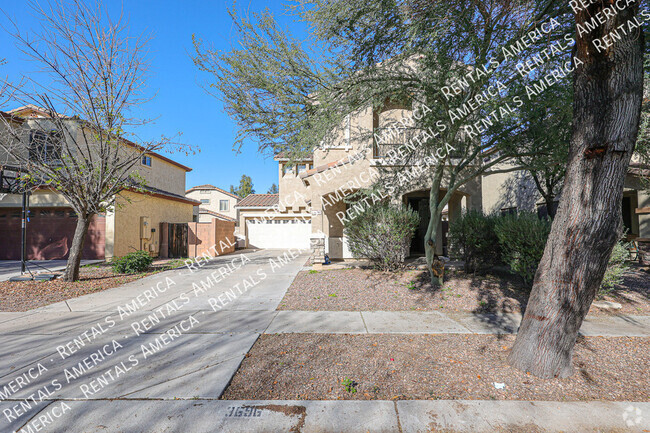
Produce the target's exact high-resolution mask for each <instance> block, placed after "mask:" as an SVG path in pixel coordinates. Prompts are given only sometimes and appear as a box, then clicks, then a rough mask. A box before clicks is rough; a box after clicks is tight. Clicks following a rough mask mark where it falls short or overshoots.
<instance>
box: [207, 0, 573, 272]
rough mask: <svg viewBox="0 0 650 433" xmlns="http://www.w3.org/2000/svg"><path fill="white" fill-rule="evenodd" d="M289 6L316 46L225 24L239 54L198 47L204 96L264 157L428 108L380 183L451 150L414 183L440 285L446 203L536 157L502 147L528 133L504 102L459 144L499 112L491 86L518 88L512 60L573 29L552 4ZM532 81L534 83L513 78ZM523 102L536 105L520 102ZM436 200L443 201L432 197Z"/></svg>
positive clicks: (359, 134) (327, 0)
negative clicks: (356, 124) (355, 119)
mask: <svg viewBox="0 0 650 433" xmlns="http://www.w3.org/2000/svg"><path fill="white" fill-rule="evenodd" d="M295 3H296V4H295V7H294V9H293V10H294V11H295V12H296V13H298V14H299V15H300V17H301V18H302V19H304V20H305V21H306V22H307V23H308V24H309V25H310V32H311V34H312V36H313V38H311V39H310V40H312V41H314V45H307V46H306V43H301V42H299V41H297V40H295V39H293V38H292V37H291V35H290V34H288V33H287V32H285V31H283V30H281V29H280V27H279V26H278V25H277V23H276V22H275V21H274V19H273V16H272V15H271V14H270V13H268V12H264V13H261V14H259V15H254V16H253V17H251V18H249V17H241V16H239V15H237V14H236V13H233V22H234V26H235V29H236V30H237V36H238V39H237V41H236V42H237V45H236V46H235V47H234V48H233V50H232V51H230V52H227V53H224V52H215V51H213V50H210V49H209V48H206V47H205V46H204V45H203V44H202V42H201V41H200V40H199V39H198V38H195V39H194V42H195V49H196V56H195V63H196V64H197V66H198V67H199V68H200V69H201V70H203V71H206V72H209V73H211V74H212V75H213V78H214V79H213V81H211V82H210V85H209V86H210V88H211V89H213V90H216V91H217V92H218V94H219V97H220V98H221V99H222V100H223V101H224V106H225V108H226V111H227V112H228V114H229V115H231V116H232V117H233V118H234V119H235V121H236V122H237V124H238V127H239V137H240V139H241V140H243V139H244V138H251V139H255V140H257V141H258V143H260V147H261V148H262V149H272V150H273V153H278V152H284V153H289V154H290V153H292V152H293V153H294V154H295V153H296V152H307V153H310V152H312V151H313V150H314V149H315V148H317V147H319V146H327V145H329V144H331V143H332V140H333V139H335V138H336V136H337V134H333V133H332V131H333V130H336V129H337V128H340V125H341V124H342V122H343V120H344V119H345V116H346V115H348V114H350V113H354V112H358V111H359V110H364V109H365V108H367V107H371V108H372V109H374V110H375V111H376V112H379V111H381V110H382V109H384V108H386V107H387V106H394V105H395V104H396V103H400V102H402V103H403V105H410V108H415V107H420V108H421V107H424V106H426V107H429V108H430V109H431V111H430V112H429V113H426V115H425V116H424V117H423V118H421V119H415V120H413V119H411V120H409V122H408V123H409V125H408V127H409V128H402V129H404V131H403V132H400V135H408V134H409V133H408V130H409V129H410V128H413V130H415V131H422V130H430V131H434V132H437V134H436V135H435V136H433V137H431V138H425V139H423V140H422V141H421V143H418V146H417V149H416V150H415V151H413V152H409V154H408V155H406V156H405V157H404V158H402V159H401V160H400V161H397V163H395V164H392V167H391V168H390V169H387V172H388V174H387V175H385V176H384V177H383V181H384V182H388V178H389V177H390V176H389V175H392V176H393V177H398V176H400V175H402V173H403V171H404V167H405V165H408V164H410V163H414V162H416V161H418V160H422V159H423V158H424V157H426V156H432V155H435V154H436V151H437V150H438V149H440V148H441V147H442V148H443V149H444V148H445V146H446V145H447V144H449V145H451V146H452V147H453V149H454V150H453V152H450V153H446V155H445V157H444V158H443V160H442V161H441V162H440V163H438V164H435V165H433V166H431V167H428V168H427V170H425V171H424V172H423V173H422V174H421V175H420V176H419V178H418V179H417V181H418V182H419V183H427V185H428V187H430V190H431V195H430V200H429V204H430V215H431V216H430V219H429V221H428V226H427V231H426V234H425V250H426V256H427V263H428V267H429V270H430V273H431V278H432V283H434V284H439V283H440V278H439V276H437V275H436V274H435V272H434V268H435V269H439V267H440V262H439V260H437V257H436V255H435V252H436V246H437V245H436V234H437V232H438V226H439V224H440V220H441V215H442V212H443V209H444V208H445V206H446V205H447V204H448V203H449V201H450V200H451V198H452V196H453V195H454V193H456V192H457V191H458V190H459V189H460V188H461V187H463V186H464V185H466V184H468V183H469V182H471V181H472V180H474V179H476V178H477V177H479V176H481V175H482V174H485V173H488V172H502V171H512V170H516V169H519V168H521V166H520V165H519V164H518V162H519V161H518V160H517V158H518V157H524V156H526V155H529V156H530V155H531V153H536V152H539V151H541V149H532V150H531V149H530V148H529V149H524V150H522V149H521V148H520V147H519V146H518V145H517V143H516V140H508V138H512V137H516V136H518V135H520V134H522V133H523V131H524V130H525V125H522V124H521V123H520V122H519V116H518V115H517V114H516V108H517V107H516V106H515V103H513V102H512V101H511V98H512V95H511V94H510V95H508V96H507V100H508V101H509V102H510V105H511V107H510V108H511V109H512V113H511V114H506V115H504V117H503V118H501V119H499V121H497V122H495V124H494V125H493V126H492V127H489V128H488V129H487V131H485V132H484V133H481V134H475V135H479V137H474V138H472V137H468V133H467V131H466V128H465V127H466V126H467V125H468V124H472V123H474V122H476V121H479V120H480V119H484V118H486V116H489V114H490V113H491V112H493V111H495V110H496V111H497V113H498V112H499V108H500V106H503V102H504V100H505V98H504V96H505V95H504V93H507V90H504V89H503V88H499V87H498V86H496V80H497V79H499V80H500V82H502V83H503V84H504V87H506V88H507V87H508V86H509V84H510V83H512V82H513V80H515V79H516V78H518V77H515V78H513V77H512V75H513V72H514V71H516V69H515V65H516V64H517V63H518V62H519V61H522V60H525V59H526V58H530V56H531V55H533V54H534V53H535V52H537V51H539V50H540V49H541V48H547V47H548V46H549V45H550V44H552V43H554V42H556V41H558V40H560V41H561V39H562V37H563V33H564V30H565V29H566V28H567V27H568V28H570V26H569V23H568V19H566V18H564V19H563V18H562V16H563V15H562V14H563V12H565V11H567V10H568V8H567V6H566V5H565V4H564V3H562V2H557V1H553V0H531V1H524V2H492V1H487V0H451V1H447V2H429V1H420V0H404V1H395V2H393V1H385V2H384V1H382V2H367V1H363V0H350V1H346V2H338V1H331V0H314V1H298V2H295ZM551 18H556V19H557V22H558V26H556V27H555V28H551V29H550V30H549V26H548V25H547V24H548V21H550V19H551ZM542 22H544V28H545V29H547V30H549V31H548V33H546V34H544V37H542V38H538V39H536V40H535V41H534V42H533V43H529V46H528V47H527V48H522V49H521V50H520V52H519V53H518V54H516V55H512V56H505V55H504V53H503V51H502V50H501V47H503V46H506V47H508V46H510V45H511V44H512V43H514V42H517V41H518V40H519V39H520V38H521V37H523V36H524V35H526V34H527V33H528V32H529V31H531V30H534V29H538V30H539V28H540V23H542ZM519 46H520V48H521V46H522V44H521V43H520V44H519ZM319 49H320V50H319ZM560 51H564V52H565V60H566V58H568V55H569V52H568V51H569V49H568V48H567V47H566V46H564V47H561V48H560ZM560 57H561V56H560ZM316 59H317V60H316ZM554 61H555V62H557V61H558V60H557V59H556V60H554ZM495 64H496V65H497V66H495ZM484 67H487V68H488V69H489V73H487V74H483V75H480V76H479V75H476V74H475V75H474V76H473V77H472V79H467V81H468V83H466V85H459V88H460V90H459V91H458V92H453V93H452V92H450V91H449V86H450V84H452V83H458V80H459V79H462V78H466V77H467V75H468V74H471V73H474V72H475V71H477V70H484ZM515 75H516V74H515ZM538 78H539V76H537V75H536V74H535V73H531V76H530V77H526V78H521V79H522V80H528V81H529V82H530V81H532V80H534V79H538ZM443 88H446V89H447V90H446V91H442V90H441V89H443ZM489 88H491V89H495V88H497V89H498V94H499V95H498V96H497V97H492V98H488V99H490V100H488V101H487V102H485V101H484V102H483V103H476V104H474V105H475V106H476V105H478V106H479V107H478V108H471V109H468V108H467V107H468V106H467V105H465V104H467V103H470V102H472V101H474V102H475V101H476V100H477V99H476V98H477V97H482V95H485V94H483V92H484V91H486V90H487V89H489ZM522 102H523V104H534V103H535V101H534V100H532V101H531V100H527V99H526V98H525V96H524V97H522ZM458 108H462V110H458ZM452 111H453V114H454V115H453V118H452V116H451V115H450V112H452ZM420 112H422V111H420ZM439 120H441V121H442V123H443V124H444V125H445V129H442V128H441V127H440V126H439V124H438V121H439ZM429 128H430V129H429ZM352 132H353V134H356V138H357V139H360V140H363V139H365V141H366V142H372V139H373V136H374V134H373V133H374V132H376V131H372V130H370V131H364V130H358V131H352ZM377 135H381V134H377ZM547 144H549V145H554V143H547ZM296 159H297V158H296ZM418 182H415V183H418ZM393 183H394V182H393ZM380 186H381V185H380ZM440 190H442V191H445V193H444V194H443V195H441V196H439V191H440ZM396 192H399V191H396Z"/></svg>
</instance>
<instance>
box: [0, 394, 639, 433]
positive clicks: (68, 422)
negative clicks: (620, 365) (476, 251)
mask: <svg viewBox="0 0 650 433" xmlns="http://www.w3.org/2000/svg"><path fill="white" fill-rule="evenodd" d="M8 404H11V403H8V402H3V403H0V411H1V410H2V409H4V408H5V407H6V406H7V405H8ZM64 404H65V405H66V406H67V407H69V410H67V409H66V410H67V413H65V414H63V415H62V416H60V417H58V418H57V417H53V422H52V423H50V424H48V425H47V426H46V428H45V429H44V431H46V432H52V433H64V432H66V433H67V432H84V433H92V432H102V433H123V432H129V433H159V432H160V433H162V432H183V433H185V432H192V433H203V432H204V433H211V432H226V433H235V432H237V433H239V432H246V433H252V432H265V433H267V432H282V433H284V432H300V433H311V432H319V433H329V432H332V433H334V432H337V433H338V432H345V433H357V432H358V433H366V432H373V433H380V432H381V433H393V432H401V433H416V432H447V433H495V432H509V433H547V432H548V433H551V432H552V433H560V432H563V433H568V432H571V433H578V432H580V433H582V432H609V433H613V432H617V433H618V432H639V433H640V432H647V431H648V429H650V403H635V402H561V403H560V402H544V401H482V400H456V401H449V400H436V401H422V400H412V401H408V400H404V401H350V400H348V401H305V400H301V401H286V400H280V401H274V400H269V401H248V400H246V401H234V400H233V401H228V400H217V401H215V400H202V399H196V400H175V401H169V400H163V401H160V400H158V401H155V400H129V401H125V400H113V401H105V400H102V401H92V400H91V401H66V400H62V401H56V402H52V403H49V405H48V406H47V407H44V408H42V409H41V411H40V413H39V414H38V415H36V414H33V415H32V419H33V418H34V415H36V416H35V418H36V419H37V418H38V416H39V415H41V416H45V415H43V414H47V413H48V410H49V411H50V412H55V409H56V408H58V407H60V406H62V405H64Z"/></svg>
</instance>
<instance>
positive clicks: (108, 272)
mask: <svg viewBox="0 0 650 433" xmlns="http://www.w3.org/2000/svg"><path fill="white" fill-rule="evenodd" d="M166 268H167V267H166V266H165V265H164V263H163V262H160V263H154V266H152V267H151V268H150V270H149V271H148V272H144V273H140V274H116V273H114V272H113V271H112V269H111V267H110V265H109V264H107V263H99V264H96V265H88V266H83V267H81V269H80V270H79V281H75V282H72V283H70V282H66V281H63V280H60V279H58V278H57V279H55V280H52V281H20V282H9V281H0V311H27V310H31V309H33V308H38V307H43V306H45V305H49V304H53V303H55V302H60V301H65V300H67V299H71V298H76V297H78V296H83V295H87V294H89V293H97V292H101V291H103V290H106V289H110V288H112V287H117V286H121V285H123V284H126V283H129V282H131V281H134V280H137V279H140V278H144V277H146V276H148V275H152V274H154V273H157V272H160V271H161V270H164V269H166ZM54 274H57V275H60V274H61V273H60V272H54Z"/></svg>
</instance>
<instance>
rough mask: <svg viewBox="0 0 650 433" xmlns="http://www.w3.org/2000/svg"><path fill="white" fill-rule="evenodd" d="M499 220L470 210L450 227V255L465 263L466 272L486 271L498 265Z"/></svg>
mask: <svg viewBox="0 0 650 433" xmlns="http://www.w3.org/2000/svg"><path fill="white" fill-rule="evenodd" d="M497 218H499V217H497V216H494V215H484V214H483V213H481V212H479V211H476V210H470V211H468V212H467V213H465V214H463V215H462V216H461V217H460V218H458V219H457V220H455V221H453V222H452V223H451V224H450V225H449V246H450V255H452V256H453V257H456V258H459V259H461V260H463V261H464V262H465V271H466V272H476V271H485V270H486V269H488V268H490V267H491V266H494V265H495V264H497V263H498V261H499V243H498V241H497V237H496V234H495V233H494V224H495V221H496V219H497Z"/></svg>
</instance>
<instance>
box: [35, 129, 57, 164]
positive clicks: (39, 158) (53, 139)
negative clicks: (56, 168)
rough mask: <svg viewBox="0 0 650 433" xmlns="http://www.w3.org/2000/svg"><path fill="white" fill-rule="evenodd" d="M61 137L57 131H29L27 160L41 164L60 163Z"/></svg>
mask: <svg viewBox="0 0 650 433" xmlns="http://www.w3.org/2000/svg"><path fill="white" fill-rule="evenodd" d="M62 140H63V135H62V134H61V133H60V132H58V131H50V132H45V131H31V133H30V135H29V160H30V161H33V162H39V163H41V164H54V163H57V162H61V144H62Z"/></svg>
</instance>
